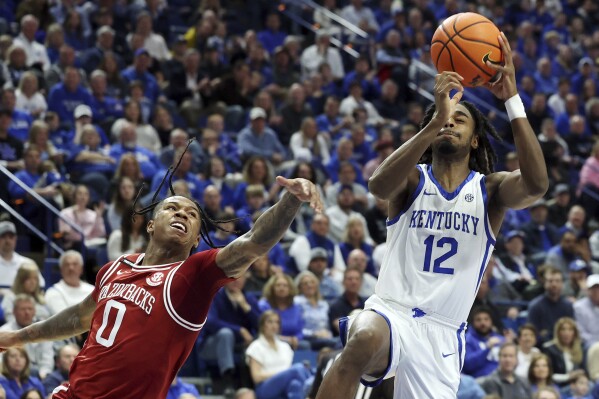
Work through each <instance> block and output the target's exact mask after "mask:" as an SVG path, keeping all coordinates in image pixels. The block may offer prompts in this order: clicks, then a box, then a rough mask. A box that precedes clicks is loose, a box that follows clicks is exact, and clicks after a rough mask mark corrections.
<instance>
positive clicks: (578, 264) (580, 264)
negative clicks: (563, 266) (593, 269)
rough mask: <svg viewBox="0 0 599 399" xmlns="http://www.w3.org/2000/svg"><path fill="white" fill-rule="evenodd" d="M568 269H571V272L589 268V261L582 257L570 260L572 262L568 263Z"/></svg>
mask: <svg viewBox="0 0 599 399" xmlns="http://www.w3.org/2000/svg"><path fill="white" fill-rule="evenodd" d="M568 270H570V271H571V272H578V271H581V270H589V265H587V263H586V262H585V261H584V260H582V259H576V260H573V261H572V262H570V264H569V265H568Z"/></svg>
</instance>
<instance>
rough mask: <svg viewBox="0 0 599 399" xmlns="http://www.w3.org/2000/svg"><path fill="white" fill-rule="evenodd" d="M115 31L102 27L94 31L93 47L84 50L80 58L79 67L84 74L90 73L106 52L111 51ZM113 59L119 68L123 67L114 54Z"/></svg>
mask: <svg viewBox="0 0 599 399" xmlns="http://www.w3.org/2000/svg"><path fill="white" fill-rule="evenodd" d="M114 38H115V31H114V29H112V28H111V27H110V26H107V25H104V26H101V27H100V28H98V30H97V31H96V43H95V45H94V46H93V47H90V48H88V49H86V50H85V51H84V52H83V54H82V56H81V65H82V66H83V69H85V72H87V73H88V74H90V73H92V71H93V70H95V69H97V68H98V67H99V66H100V63H101V62H102V58H103V57H104V54H105V53H106V52H112V51H113V45H114ZM115 59H116V61H117V64H118V65H119V68H122V67H123V61H122V60H121V58H120V57H119V56H118V55H116V54H115Z"/></svg>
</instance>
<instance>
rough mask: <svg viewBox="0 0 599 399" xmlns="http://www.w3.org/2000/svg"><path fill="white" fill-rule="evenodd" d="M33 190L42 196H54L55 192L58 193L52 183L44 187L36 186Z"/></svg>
mask: <svg viewBox="0 0 599 399" xmlns="http://www.w3.org/2000/svg"><path fill="white" fill-rule="evenodd" d="M35 192H36V193H38V194H39V195H41V196H42V197H44V198H48V197H54V196H55V195H56V194H58V191H57V189H56V186H54V185H50V186H46V187H42V188H36V189H35Z"/></svg>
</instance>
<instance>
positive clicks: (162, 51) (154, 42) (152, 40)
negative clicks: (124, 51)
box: [127, 32, 171, 61]
mask: <svg viewBox="0 0 599 399" xmlns="http://www.w3.org/2000/svg"><path fill="white" fill-rule="evenodd" d="M132 36H133V35H132V34H128V35H127V42H128V43H131V37H132ZM143 48H145V49H146V50H148V53H150V56H151V57H152V58H154V59H155V60H158V61H165V60H170V59H171V53H170V51H168V46H167V45H166V42H165V41H164V38H163V37H162V36H160V35H158V34H156V33H154V32H152V33H150V34H149V35H148V37H146V40H144V44H143Z"/></svg>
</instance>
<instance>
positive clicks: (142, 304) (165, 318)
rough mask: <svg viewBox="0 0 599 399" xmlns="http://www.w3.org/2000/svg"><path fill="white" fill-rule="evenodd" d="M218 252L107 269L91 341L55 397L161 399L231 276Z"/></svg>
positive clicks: (131, 258) (126, 259) (125, 260)
mask: <svg viewBox="0 0 599 399" xmlns="http://www.w3.org/2000/svg"><path fill="white" fill-rule="evenodd" d="M217 253H218V250H208V251H204V252H199V253H197V254H194V255H192V256H190V257H189V258H188V259H186V260H185V261H183V262H176V263H171V264H166V265H151V266H142V265H141V262H142V260H143V257H144V254H133V255H127V256H122V257H120V258H119V259H118V260H116V261H115V262H113V263H108V264H107V265H105V266H104V267H103V268H102V269H101V270H100V272H99V273H98V276H97V278H96V286H95V289H94V291H93V293H92V296H93V298H94V300H95V301H96V303H97V306H96V310H95V311H94V315H93V319H92V325H91V329H90V330H89V336H88V339H87V341H86V343H85V345H84V346H83V348H82V350H81V352H80V353H79V355H78V356H77V357H76V358H75V361H74V362H73V365H72V366H71V370H70V373H69V381H70V385H67V386H64V387H59V388H57V390H55V394H54V396H53V398H58V399H62V398H77V399H109V398H110V399H114V398H119V399H127V398H131V399H133V398H135V399H144V398H145V399H156V398H165V397H166V395H167V392H168V387H169V386H170V384H171V382H172V380H173V378H174V377H175V375H176V374H177V372H178V371H179V368H181V366H182V365H183V363H184V362H185V359H187V356H188V355H189V353H190V352H191V349H192V348H193V345H194V343H195V341H196V338H197V336H198V334H199V332H200V330H201V329H202V326H203V325H204V323H205V321H206V316H207V314H208V309H209V307H210V304H211V303H212V299H213V297H214V295H215V294H216V293H217V291H218V290H219V289H220V288H221V287H222V286H223V285H225V284H226V283H228V282H230V281H232V280H233V279H232V278H228V277H226V276H225V274H224V273H223V271H222V270H221V269H220V268H219V267H218V266H217V265H216V262H215V258H216V254H217Z"/></svg>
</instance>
